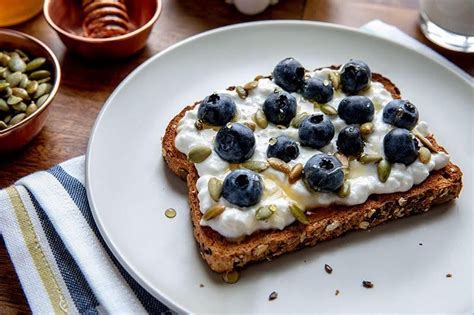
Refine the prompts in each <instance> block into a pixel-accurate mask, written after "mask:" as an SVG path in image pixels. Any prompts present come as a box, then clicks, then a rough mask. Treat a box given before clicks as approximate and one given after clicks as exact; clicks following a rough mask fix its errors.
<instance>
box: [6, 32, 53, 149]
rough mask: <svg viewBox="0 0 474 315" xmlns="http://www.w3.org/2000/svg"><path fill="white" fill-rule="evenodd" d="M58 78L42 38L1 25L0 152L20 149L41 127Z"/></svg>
mask: <svg viewBox="0 0 474 315" xmlns="http://www.w3.org/2000/svg"><path fill="white" fill-rule="evenodd" d="M60 79H61V72H60V67H59V62H58V60H57V59H56V56H55V55H54V54H53V52H52V51H51V50H50V49H49V48H48V47H47V46H46V45H45V44H43V43H42V42H41V41H39V40H37V39H36V38H34V37H32V36H29V35H27V34H24V33H21V32H17V31H13V30H8V29H0V154H1V153H5V152H10V151H14V150H17V149H19V148H20V147H22V146H24V145H25V144H27V143H28V142H29V141H30V140H31V139H33V138H34V137H35V136H36V135H37V134H38V133H39V132H40V131H41V129H42V128H43V126H44V124H45V122H46V118H47V116H48V114H49V108H50V106H49V105H50V103H51V101H52V100H53V98H54V96H55V95H56V93H57V91H58V87H59V82H60Z"/></svg>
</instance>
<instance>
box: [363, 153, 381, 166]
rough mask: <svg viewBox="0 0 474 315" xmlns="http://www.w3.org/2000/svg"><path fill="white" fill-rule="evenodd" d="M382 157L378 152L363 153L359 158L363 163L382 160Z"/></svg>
mask: <svg viewBox="0 0 474 315" xmlns="http://www.w3.org/2000/svg"><path fill="white" fill-rule="evenodd" d="M382 159H383V158H382V157H381V156H380V155H376V154H362V155H361V156H360V158H359V162H360V163H362V164H369V163H378V162H380V161H382Z"/></svg>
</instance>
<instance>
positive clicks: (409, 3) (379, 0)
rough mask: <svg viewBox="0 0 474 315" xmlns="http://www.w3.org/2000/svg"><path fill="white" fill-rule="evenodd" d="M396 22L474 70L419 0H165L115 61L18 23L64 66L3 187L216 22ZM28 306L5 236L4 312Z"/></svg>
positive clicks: (65, 147)
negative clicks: (428, 24)
mask: <svg viewBox="0 0 474 315" xmlns="http://www.w3.org/2000/svg"><path fill="white" fill-rule="evenodd" d="M375 18H378V19H382V20H383V21H385V22H387V23H391V24H394V25H396V26H398V27H399V28H400V29H402V30H403V31H405V32H406V33H408V34H409V35H411V36H413V37H415V38H417V39H418V40H420V41H421V42H423V43H425V44H427V45H428V46H430V47H432V48H434V49H435V50H437V51H438V52H440V53H441V54H443V55H444V56H446V57H447V58H448V59H450V60H451V61H453V62H454V63H456V64H457V65H459V66H460V67H461V68H463V69H464V70H466V71H467V72H469V73H470V74H471V75H472V74H474V62H473V58H472V56H468V55H465V54H460V53H455V52H450V51H447V50H445V49H442V48H439V47H437V46H435V45H433V44H431V43H430V42H429V41H428V40H426V39H425V38H424V37H423V35H422V34H421V32H420V30H419V28H418V1H417V0H352V1H347V0H306V1H305V0H280V4H279V5H277V6H274V7H272V8H270V9H268V10H267V11H265V12H264V13H263V14H260V15H257V16H254V17H248V16H244V15H242V14H240V13H238V12H237V11H236V10H235V8H234V7H232V6H230V5H226V4H225V3H224V1H223V0H206V1H204V0H201V1H197V0H179V1H178V0H167V1H166V0H165V1H164V8H163V12H162V15H161V17H160V19H159V20H158V23H157V24H156V26H155V28H154V30H153V32H152V34H151V37H150V39H149V42H148V46H147V47H146V48H145V49H144V50H143V51H142V52H141V53H139V54H138V55H136V56H134V57H132V58H129V59H127V60H122V61H120V62H116V63H91V62H88V61H84V60H81V59H80V58H78V57H76V56H74V55H73V54H71V53H69V52H67V51H66V50H65V48H64V46H63V45H62V43H61V42H60V40H59V39H58V37H57V36H56V34H55V33H54V31H52V30H51V29H50V28H49V27H48V25H47V24H46V22H45V20H44V18H43V17H42V16H37V17H36V18H34V19H32V20H30V21H28V22H26V23H24V24H22V25H18V26H16V27H14V28H15V29H17V30H20V31H23V32H25V33H28V34H31V35H33V36H35V37H37V38H39V39H40V40H42V41H44V42H45V43H46V44H47V45H48V46H49V47H51V48H52V49H53V51H54V52H55V53H56V55H57V57H58V58H59V61H60V63H61V66H62V73H63V81H62V84H61V87H60V89H59V93H58V95H57V97H56V99H55V100H54V104H53V105H52V106H53V110H52V111H51V115H50V117H49V120H48V122H47V125H46V127H45V128H44V129H43V131H42V132H41V133H40V135H39V136H38V137H36V139H34V140H33V141H32V142H31V143H30V144H29V145H28V146H26V147H25V148H24V149H22V150H21V151H19V152H16V153H14V154H11V155H9V156H7V157H1V158H0V187H6V186H8V185H10V184H12V183H13V182H14V181H15V180H16V179H18V178H20V177H22V176H25V175H27V174H29V173H32V172H35V171H38V170H41V169H45V168H49V167H51V166H53V165H55V164H57V163H59V162H62V161H64V160H67V159H69V158H72V157H75V156H78V155H81V154H84V153H85V152H86V146H87V141H88V138H89V133H90V131H91V128H92V125H93V123H94V121H95V118H96V116H97V113H98V112H99V110H100V109H101V107H102V105H103V104H104V102H105V100H106V99H107V97H108V96H109V95H110V94H111V92H112V91H113V90H114V88H115V87H116V86H117V84H118V83H119V82H120V81H121V80H122V79H124V78H125V77H126V76H127V75H128V74H129V73H130V72H131V71H132V70H133V69H135V67H137V66H138V65H139V64H141V63H142V62H143V61H145V60H146V59H148V58H149V57H151V56H152V55H154V54H155V53H157V52H159V51H161V50H163V49H164V48H166V47H168V46H170V45H172V44H174V43H176V42H178V41H180V40H182V39H184V38H187V37H189V36H192V35H194V34H197V33H200V32H203V31H206V30H209V29H213V28H216V27H220V26H224V25H229V24H234V23H239V22H246V21H254V20H266V19H306V20H317V21H325V22H331V23H338V24H343V25H348V26H354V27H359V26H361V25H362V24H364V23H366V22H368V21H370V20H372V19H375ZM18 312H20V313H29V312H30V309H29V307H28V304H27V301H26V298H25V296H24V294H23V291H22V289H21V286H20V283H19V281H18V278H17V276H16V274H15V271H14V269H13V266H12V264H11V261H10V259H9V257H8V253H7V252H6V249H5V245H4V243H3V239H1V241H0V313H1V314H5V313H18Z"/></svg>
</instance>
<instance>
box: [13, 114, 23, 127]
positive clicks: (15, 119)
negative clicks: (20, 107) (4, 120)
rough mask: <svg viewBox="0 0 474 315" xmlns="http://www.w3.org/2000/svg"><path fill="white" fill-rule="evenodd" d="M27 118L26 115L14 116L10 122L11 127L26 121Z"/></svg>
mask: <svg viewBox="0 0 474 315" xmlns="http://www.w3.org/2000/svg"><path fill="white" fill-rule="evenodd" d="M25 117H26V114H25V113H20V114H16V115H15V116H13V118H12V119H11V120H10V123H9V125H10V126H13V125H16V124H18V123H19V122H20V121H22V120H23V119H25Z"/></svg>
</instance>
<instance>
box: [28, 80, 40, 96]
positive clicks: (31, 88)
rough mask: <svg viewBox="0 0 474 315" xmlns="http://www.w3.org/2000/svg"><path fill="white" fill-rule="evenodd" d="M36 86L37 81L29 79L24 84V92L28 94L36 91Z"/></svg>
mask: <svg viewBox="0 0 474 315" xmlns="http://www.w3.org/2000/svg"><path fill="white" fill-rule="evenodd" d="M38 86H39V84H38V81H29V82H28V84H27V85H26V92H28V94H30V95H31V94H33V93H36V90H38Z"/></svg>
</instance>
